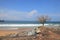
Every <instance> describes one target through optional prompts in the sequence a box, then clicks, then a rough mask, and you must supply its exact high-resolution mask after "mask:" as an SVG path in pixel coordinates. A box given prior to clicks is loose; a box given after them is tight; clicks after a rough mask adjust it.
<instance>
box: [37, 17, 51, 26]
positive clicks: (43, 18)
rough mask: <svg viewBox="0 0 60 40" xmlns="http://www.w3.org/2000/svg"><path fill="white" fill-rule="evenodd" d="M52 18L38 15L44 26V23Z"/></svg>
mask: <svg viewBox="0 0 60 40" xmlns="http://www.w3.org/2000/svg"><path fill="white" fill-rule="evenodd" d="M50 19H51V18H49V17H48V16H40V17H38V21H39V22H40V23H42V24H43V26H44V23H45V22H46V21H48V20H50Z"/></svg>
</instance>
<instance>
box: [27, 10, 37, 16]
mask: <svg viewBox="0 0 60 40" xmlns="http://www.w3.org/2000/svg"><path fill="white" fill-rule="evenodd" d="M37 13H38V12H37V10H32V11H30V12H29V13H28V16H29V17H32V16H34V14H37Z"/></svg>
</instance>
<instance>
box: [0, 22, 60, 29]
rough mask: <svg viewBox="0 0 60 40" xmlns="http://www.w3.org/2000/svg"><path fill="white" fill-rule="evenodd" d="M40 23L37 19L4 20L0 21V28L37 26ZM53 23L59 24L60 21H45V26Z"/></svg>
mask: <svg viewBox="0 0 60 40" xmlns="http://www.w3.org/2000/svg"><path fill="white" fill-rule="evenodd" d="M41 25H42V24H41V23H40V22H38V21H4V22H0V28H6V27H8V28H18V27H38V26H41ZM49 25H54V26H60V22H56V21H55V22H53V21H50V22H46V23H45V26H49Z"/></svg>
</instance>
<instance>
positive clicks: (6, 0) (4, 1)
mask: <svg viewBox="0 0 60 40" xmlns="http://www.w3.org/2000/svg"><path fill="white" fill-rule="evenodd" d="M41 15H48V16H49V17H51V18H52V21H60V0H0V19H4V20H19V21H36V20H37V17H38V16H41Z"/></svg>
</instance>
